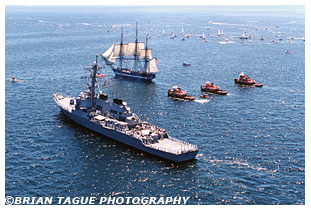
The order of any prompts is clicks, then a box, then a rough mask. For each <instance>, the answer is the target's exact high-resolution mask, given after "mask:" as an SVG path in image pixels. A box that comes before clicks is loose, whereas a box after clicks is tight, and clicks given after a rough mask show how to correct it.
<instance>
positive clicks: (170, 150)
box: [145, 144, 196, 155]
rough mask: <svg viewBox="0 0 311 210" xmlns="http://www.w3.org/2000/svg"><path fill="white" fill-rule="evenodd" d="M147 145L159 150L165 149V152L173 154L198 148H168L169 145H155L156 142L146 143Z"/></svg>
mask: <svg viewBox="0 0 311 210" xmlns="http://www.w3.org/2000/svg"><path fill="white" fill-rule="evenodd" d="M145 146H146V147H150V148H152V149H156V150H159V151H163V152H167V153H172V154H177V155H179V154H183V153H187V152H191V151H195V150H196V149H195V148H193V147H181V148H180V149H170V148H167V147H163V146H158V145H154V144H146V145H145Z"/></svg>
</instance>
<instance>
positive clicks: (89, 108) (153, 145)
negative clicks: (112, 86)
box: [53, 57, 199, 162]
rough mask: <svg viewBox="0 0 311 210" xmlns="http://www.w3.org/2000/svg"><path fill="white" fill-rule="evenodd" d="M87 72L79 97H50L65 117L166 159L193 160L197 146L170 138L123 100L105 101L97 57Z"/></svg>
mask: <svg viewBox="0 0 311 210" xmlns="http://www.w3.org/2000/svg"><path fill="white" fill-rule="evenodd" d="M87 70H89V71H90V78H91V81H92V83H91V85H89V88H88V89H87V90H86V91H84V92H81V93H80V95H79V96H78V97H76V98H75V97H70V96H67V95H64V94H58V93H54V94H53V97H54V100H55V102H56V103H57V104H58V105H59V107H60V108H61V111H62V112H63V113H64V114H65V115H66V116H67V117H69V118H70V119H71V120H73V121H74V122H76V123H78V124H80V125H82V126H84V127H86V128H88V129H90V130H93V131H95V132H97V133H99V134H102V135H104V136H107V137H109V138H111V139H114V140H116V141H118V142H121V143H124V144H126V145H129V146H131V147H134V148H136V149H139V150H141V151H144V152H147V153H150V154H153V155H156V156H158V157H161V158H165V159H167V160H171V161H174V162H183V161H187V160H191V159H194V158H195V157H196V155H197V153H198V151H199V149H198V147H197V146H196V145H193V144H190V143H187V142H184V141H181V140H178V139H175V138H172V137H170V136H169V135H168V134H167V132H166V130H164V129H162V128H159V127H158V126H155V125H152V124H150V123H148V122H145V121H142V120H141V119H140V118H139V117H138V116H137V115H136V114H135V113H133V112H132V110H131V109H130V108H129V107H128V106H127V103H126V102H125V101H123V100H122V99H113V101H112V102H111V101H110V100H109V99H108V96H107V95H106V94H104V93H103V92H102V91H101V90H100V89H99V85H98V81H97V78H98V71H99V70H100V67H99V65H98V62H97V57H96V62H94V63H93V65H92V67H91V68H87ZM96 89H98V91H95V90H96Z"/></svg>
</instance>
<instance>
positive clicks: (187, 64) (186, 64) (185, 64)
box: [182, 62, 191, 66]
mask: <svg viewBox="0 0 311 210" xmlns="http://www.w3.org/2000/svg"><path fill="white" fill-rule="evenodd" d="M182 65H183V66H191V63H186V62H183V64H182Z"/></svg>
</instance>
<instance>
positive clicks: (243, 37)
mask: <svg viewBox="0 0 311 210" xmlns="http://www.w3.org/2000/svg"><path fill="white" fill-rule="evenodd" d="M248 38H249V37H248V36H246V35H245V32H243V34H242V35H241V36H239V39H248Z"/></svg>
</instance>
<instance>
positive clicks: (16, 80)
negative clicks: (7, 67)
mask: <svg viewBox="0 0 311 210" xmlns="http://www.w3.org/2000/svg"><path fill="white" fill-rule="evenodd" d="M19 81H20V80H19V79H17V78H15V76H13V77H12V78H10V82H19Z"/></svg>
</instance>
